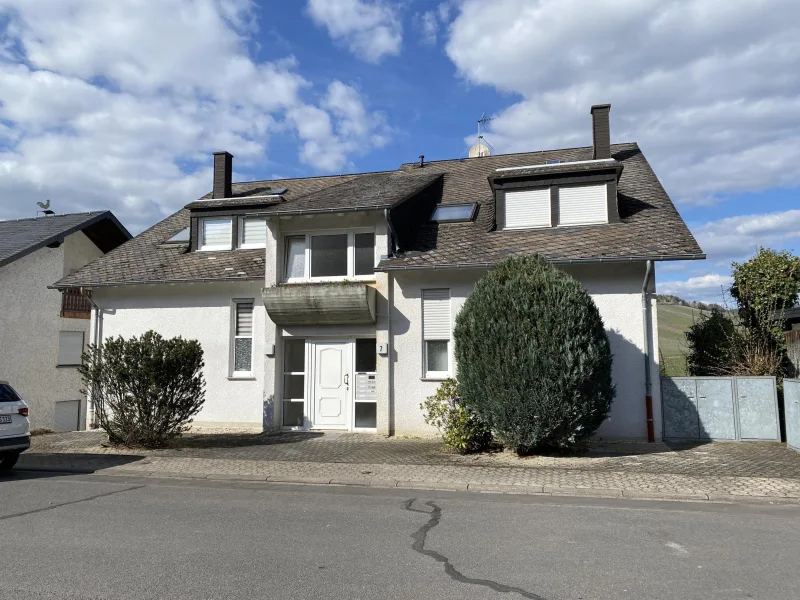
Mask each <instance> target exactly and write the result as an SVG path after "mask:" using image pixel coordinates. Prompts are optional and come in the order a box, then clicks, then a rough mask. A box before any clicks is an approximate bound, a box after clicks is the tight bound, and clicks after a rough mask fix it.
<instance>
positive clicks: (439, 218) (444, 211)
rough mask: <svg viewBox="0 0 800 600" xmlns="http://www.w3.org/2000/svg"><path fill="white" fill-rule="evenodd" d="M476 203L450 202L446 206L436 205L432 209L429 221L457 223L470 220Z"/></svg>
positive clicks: (473, 214)
mask: <svg viewBox="0 0 800 600" xmlns="http://www.w3.org/2000/svg"><path fill="white" fill-rule="evenodd" d="M476 207H477V204H452V205H448V206H443V205H440V206H437V207H436V210H435V211H433V215H432V216H431V221H435V222H437V223H458V222H459V221H471V220H472V217H474V216H475V208H476Z"/></svg>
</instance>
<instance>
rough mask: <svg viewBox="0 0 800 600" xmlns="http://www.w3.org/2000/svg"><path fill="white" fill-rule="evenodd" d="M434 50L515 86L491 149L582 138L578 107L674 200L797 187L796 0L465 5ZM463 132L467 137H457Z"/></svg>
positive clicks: (504, 88)
mask: <svg viewBox="0 0 800 600" xmlns="http://www.w3.org/2000/svg"><path fill="white" fill-rule="evenodd" d="M459 8H460V12H459V14H458V15H457V17H456V18H455V20H454V21H453V23H452V24H451V25H450V28H449V30H448V31H449V37H448V42H447V46H446V49H447V54H448V55H449V57H450V58H451V60H452V61H453V62H454V63H455V64H456V66H457V67H458V69H459V71H460V73H461V74H462V76H463V77H464V78H465V79H467V80H468V81H469V82H472V83H474V84H481V85H489V86H492V87H494V88H496V89H497V90H498V91H500V92H504V93H509V94H514V95H519V96H520V97H521V99H520V100H518V101H516V102H515V103H513V104H512V105H510V106H509V107H507V108H506V109H504V110H502V111H500V112H499V114H497V115H496V117H497V118H496V119H495V120H494V121H493V122H492V126H491V131H490V134H489V135H490V140H491V141H492V142H493V143H494V145H495V146H496V147H497V148H498V150H499V151H504V152H509V151H511V152H513V151H521V150H532V149H544V148H552V147H564V146H577V145H589V144H590V143H591V130H590V117H589V115H588V109H589V106H590V105H591V104H597V103H603V102H611V103H612V113H611V118H612V138H613V139H614V140H616V141H638V142H640V144H641V145H642V147H643V149H644V151H645V153H646V154H647V156H648V158H649V159H650V160H651V162H652V163H653V164H654V166H655V169H656V171H657V172H658V173H659V176H660V177H661V178H662V179H663V180H664V183H665V186H666V187H667V191H668V192H670V193H671V194H672V195H673V197H675V198H676V199H677V200H679V201H684V202H695V203H707V202H709V201H711V200H713V199H714V198H715V197H716V196H718V195H720V194H722V195H724V194H726V193H731V192H742V191H747V190H761V189H764V188H770V187H781V186H782V187H791V186H795V185H798V184H800V170H797V169H796V168H795V167H794V165H797V164H798V163H800V71H798V70H797V69H796V64H795V63H796V57H797V56H798V55H800V25H798V23H800V3H798V2H796V0H764V1H762V2H755V3H738V2H727V1H725V0H635V1H634V0H628V1H619V0H595V1H591V2H588V1H585V0H539V1H537V2H531V1H529V0H494V1H493V2H491V3H487V2H485V1H483V0H466V1H465V2H463V3H462V4H461V5H460V7H459ZM470 139H471V138H470Z"/></svg>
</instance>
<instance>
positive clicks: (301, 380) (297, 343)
mask: <svg viewBox="0 0 800 600" xmlns="http://www.w3.org/2000/svg"><path fill="white" fill-rule="evenodd" d="M305 398H306V341H305V340H304V339H298V338H287V339H286V340H284V342H283V395H282V403H281V414H282V417H281V423H282V424H283V426H284V427H302V426H303V417H304V409H305Z"/></svg>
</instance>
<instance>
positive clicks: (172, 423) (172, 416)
mask: <svg viewBox="0 0 800 600" xmlns="http://www.w3.org/2000/svg"><path fill="white" fill-rule="evenodd" d="M203 366H204V363H203V350H202V348H201V347H200V343H199V342H197V341H196V340H184V339H183V338H181V337H177V338H172V339H168V340H165V339H164V338H163V337H161V336H160V335H159V334H157V333H155V332H154V331H148V332H147V333H145V334H143V335H142V336H141V337H139V338H137V337H132V338H130V339H128V340H125V339H123V338H122V337H121V336H120V337H117V338H115V339H109V340H106V342H105V343H104V344H102V346H101V347H98V346H95V345H91V346H89V349H88V350H87V351H86V353H85V354H84V363H83V365H82V366H81V367H79V369H78V371H79V372H80V374H81V378H82V380H83V384H84V386H86V389H87V390H91V399H92V402H93V404H94V407H95V412H96V415H97V417H98V420H99V422H100V426H101V427H102V428H103V429H104V430H105V431H106V433H107V434H108V438H109V440H110V441H111V442H112V443H114V444H123V445H126V446H144V447H148V448H156V447H163V446H165V445H167V444H168V443H169V442H170V441H171V440H173V439H174V438H176V437H178V436H180V435H181V434H182V433H183V432H184V431H186V430H187V429H188V426H189V424H190V423H191V420H192V417H194V416H195V415H196V414H197V413H198V412H200V408H201V407H202V406H203V401H204V400H205V380H204V379H203V374H202V369H203Z"/></svg>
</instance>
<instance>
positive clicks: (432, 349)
mask: <svg viewBox="0 0 800 600" xmlns="http://www.w3.org/2000/svg"><path fill="white" fill-rule="evenodd" d="M450 331H451V315H450V290H449V289H431V290H422V338H423V364H424V374H425V377H426V378H430V379H444V378H447V377H449V376H450V337H451V334H450Z"/></svg>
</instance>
